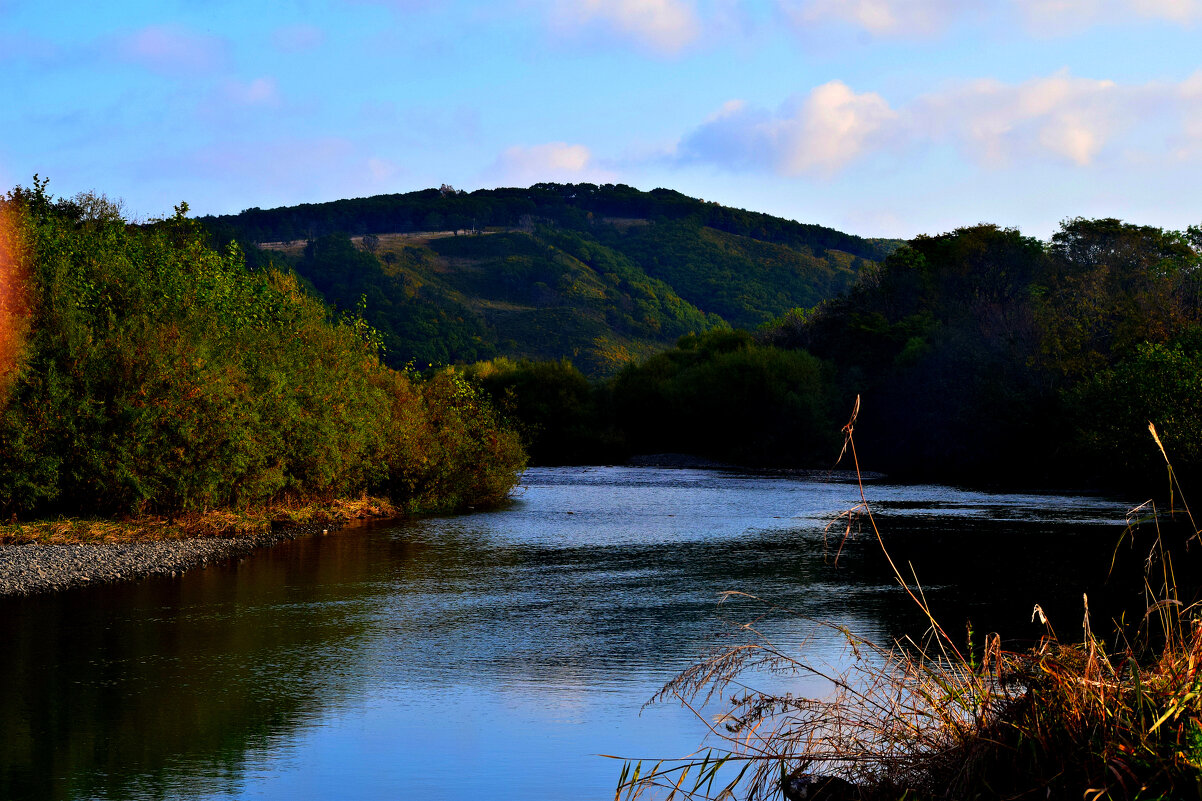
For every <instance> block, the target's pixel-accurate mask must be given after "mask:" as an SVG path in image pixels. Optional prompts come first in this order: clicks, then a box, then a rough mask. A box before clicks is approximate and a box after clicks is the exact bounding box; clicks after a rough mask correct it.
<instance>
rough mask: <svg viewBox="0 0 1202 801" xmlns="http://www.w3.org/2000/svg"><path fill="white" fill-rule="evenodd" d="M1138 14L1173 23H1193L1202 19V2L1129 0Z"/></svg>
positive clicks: (1185, 0)
mask: <svg viewBox="0 0 1202 801" xmlns="http://www.w3.org/2000/svg"><path fill="white" fill-rule="evenodd" d="M1129 2H1130V5H1131V7H1132V8H1133V9H1135V11H1136V13H1139V14H1142V15H1143V16H1145V17H1159V18H1160V19H1166V20H1170V21H1172V22H1193V21H1194V20H1196V19H1198V18H1200V17H1202V0H1129Z"/></svg>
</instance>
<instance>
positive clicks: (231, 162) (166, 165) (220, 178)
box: [140, 137, 403, 208]
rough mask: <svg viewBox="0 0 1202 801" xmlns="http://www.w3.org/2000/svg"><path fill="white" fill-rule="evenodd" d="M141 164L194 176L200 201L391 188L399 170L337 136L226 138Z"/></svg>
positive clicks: (270, 199)
mask: <svg viewBox="0 0 1202 801" xmlns="http://www.w3.org/2000/svg"><path fill="white" fill-rule="evenodd" d="M140 166H141V171H142V173H143V174H145V175H146V176H147V177H158V176H161V175H164V174H167V175H172V174H174V175H177V176H178V175H179V174H180V173H181V172H182V173H185V174H188V175H191V176H193V177H194V178H195V179H197V180H196V182H195V183H194V184H193V185H194V186H195V191H196V194H197V195H199V196H200V198H201V199H202V200H203V198H204V197H205V196H210V197H225V198H239V199H240V202H244V203H249V202H253V203H254V204H255V205H263V204H268V203H277V204H282V203H290V204H295V203H300V202H311V201H318V200H328V199H329V198H331V197H358V196H363V195H371V194H377V193H379V192H383V191H390V190H392V191H395V187H396V184H395V180H396V178H397V177H398V176H400V175H401V174H402V173H403V170H401V168H399V167H398V166H397V165H396V164H394V163H393V162H391V161H389V160H388V159H387V158H385V157H383V156H381V155H379V154H378V153H375V152H372V151H371V150H368V149H366V148H364V147H362V146H360V145H357V144H356V143H354V142H352V141H350V140H349V139H345V138H342V137H311V138H305V137H282V138H278V139H231V140H226V141H223V142H218V143H215V144H213V145H209V146H206V147H203V148H200V149H197V150H193V151H191V152H186V153H182V154H179V155H176V156H152V157H149V158H147V159H146V160H145V161H144V162H143V163H142V164H141V165H140ZM198 208H199V207H198Z"/></svg>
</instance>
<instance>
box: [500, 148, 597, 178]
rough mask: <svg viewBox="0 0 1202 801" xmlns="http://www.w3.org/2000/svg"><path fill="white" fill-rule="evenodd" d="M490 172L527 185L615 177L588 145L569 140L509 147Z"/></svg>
mask: <svg viewBox="0 0 1202 801" xmlns="http://www.w3.org/2000/svg"><path fill="white" fill-rule="evenodd" d="M489 172H490V173H491V174H492V176H493V177H494V178H496V179H498V180H501V181H504V182H512V183H514V184H517V185H523V186H524V185H526V184H532V183H539V182H542V181H559V182H565V183H571V182H579V181H590V180H591V181H600V182H604V181H607V180H610V179H611V178H612V177H613V176H612V175H611V174H610V173H609V172H608V171H606V170H603V169H601V168H599V167H598V166H597V165H596V163H595V162H594V160H593V154H592V153H591V152H590V151H589V149H588V148H587V147H585V146H584V145H569V144H567V143H566V142H548V143H546V144H541V145H532V146H530V147H520V146H515V147H511V148H508V149H507V150H505V152H503V153H502V154H501V155H500V157H499V158H498V159H497V161H496V163H495V164H494V165H493V167H492V169H491V170H490V171H489Z"/></svg>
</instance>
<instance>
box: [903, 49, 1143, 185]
mask: <svg viewBox="0 0 1202 801" xmlns="http://www.w3.org/2000/svg"><path fill="white" fill-rule="evenodd" d="M1154 94H1155V92H1154V91H1149V88H1144V89H1143V90H1140V89H1133V88H1131V87H1120V86H1119V85H1117V84H1116V83H1114V82H1113V81H1099V80H1092V79H1087V78H1074V77H1072V76H1071V75H1069V74H1068V72H1066V71H1061V72H1059V73H1056V74H1055V75H1052V76H1049V77H1045V78H1035V79H1032V80H1029V81H1026V82H1024V83H1021V84H1015V85H1008V84H1004V83H1001V82H999V81H993V80H979V81H973V82H970V83H967V84H964V85H962V86H959V87H954V88H952V89H950V90H946V91H943V92H940V93H936V94H931V95H928V96H926V97H925V98H923V99H922V100H920V101H919V102H918V103H917V104H916V108H915V110H914V117H915V119H916V121H917V124H918V125H919V126H920V127H922V128H924V129H925V130H926V132H928V133H930V134H931V135H932V138H933V139H936V140H938V139H951V140H952V141H954V142H956V143H957V144H958V145H959V146H960V147H962V148H963V149H965V150H966V151H967V152H969V153H970V155H971V156H972V157H973V158H975V159H976V160H977V161H979V162H981V163H983V164H985V165H990V166H1002V165H1005V164H1007V163H1009V162H1011V161H1014V160H1017V159H1028V158H1041V157H1045V158H1046V157H1051V158H1052V159H1054V160H1060V161H1068V162H1071V163H1073V164H1076V165H1078V166H1081V167H1084V166H1088V165H1090V164H1092V163H1094V162H1095V161H1096V160H1097V158H1098V156H1099V154H1100V153H1101V151H1102V149H1103V148H1104V147H1105V146H1106V145H1107V144H1108V143H1109V142H1110V141H1112V140H1113V139H1114V138H1115V137H1117V136H1118V135H1119V134H1121V133H1122V132H1123V131H1124V130H1125V129H1126V128H1127V127H1128V124H1129V122H1130V121H1131V120H1132V119H1135V118H1136V117H1135V116H1134V115H1136V114H1138V113H1139V112H1140V110H1141V109H1140V108H1139V106H1141V105H1143V104H1145V103H1149V102H1152V101H1154V100H1155V98H1154V96H1153V95H1154Z"/></svg>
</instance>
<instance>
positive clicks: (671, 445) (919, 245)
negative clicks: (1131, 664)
mask: <svg viewBox="0 0 1202 801" xmlns="http://www.w3.org/2000/svg"><path fill="white" fill-rule="evenodd" d="M1200 254H1202V230H1200V229H1198V228H1191V229H1189V230H1188V231H1185V232H1174V231H1165V230H1161V229H1158V228H1154V227H1149V226H1138V225H1131V224H1127V223H1123V222H1121V221H1118V220H1114V219H1099V220H1086V219H1075V220H1070V221H1066V222H1065V223H1064V224H1063V225H1062V226H1061V228H1060V230H1059V231H1058V232H1057V233H1056V234H1055V235H1054V236H1053V237H1052V238H1051V239H1050V240H1049V241H1047V242H1041V241H1039V240H1037V239H1034V238H1031V237H1027V236H1024V235H1023V234H1022V233H1021V232H1019V231H1017V230H1014V229H1007V228H1000V227H997V226H993V225H979V226H973V227H968V228H961V229H958V230H956V231H953V232H950V233H947V234H942V235H938V236H920V237H918V238H916V239H914V240H912V241H910V242H909V243H908V244H906V245H905V246H904V247H902V248H900V249H898V250H896V251H895V252H894V253H892V254H890V255H889V256H888V257H887V258H885V259H884V260H883V261H882V262H881V263H880V264H879V265H874V266H873V267H872V268H871V269H866V270H864V271H862V272H861V273H860V275H859V278H858V280H857V282H856V283H855V285H854V286H853V287H852V288H851V289H850V290H849V291H848V292H846V293H844V294H842V295H840V296H838V297H836V298H832V299H830V300H827V301H824V302H822V303H818V304H816V305H815V306H812V307H809V308H804V309H803V308H799V309H795V310H792V311H790V312H788V313H786V314H785V315H783V316H781V317H780V318H778V319H777V320H775V321H773V322H771V323H769V324H767V325H764V326H761V327H759V328H757V329H756V330H754V331H740V330H730V329H721V328H719V329H715V330H712V331H709V332H704V333H700V334H696V335H689V336H685V337H682V338H681V339H680V341H679V342H678V344H677V346H676V347H675V348H673V349H671V350H669V351H667V352H665V353H662V354H659V355H656V356H653V357H651V358H649V359H645V360H643V361H640V362H638V363H634V364H631V365H628V366H627V367H625V368H624V369H623V370H622V371H621V372H619V373H618V374H617V375H616V376H615V377H614V378H613V379H611V380H608V381H605V382H595V383H592V384H589V382H587V381H585V380H583V376H577V375H575V374H574V373H573V370H572V368H571V366H570V365H568V364H566V363H564V364H559V365H557V366H555V367H553V368H549V367H547V366H540V365H535V364H529V363H527V364H521V363H509V364H501V365H499V366H498V365H496V364H493V365H491V366H487V367H484V368H480V370H479V372H480V373H481V375H482V376H483V379H482V380H483V381H484V385H485V386H486V387H488V388H489V390H490V392H492V393H493V395H494V397H496V398H497V400H498V402H499V403H501V404H508V408H511V409H513V410H514V414H515V416H516V417H517V418H518V419H520V420H522V421H524V423H523V424H524V425H525V430H526V431H527V435H528V436H529V437H531V439H532V445H531V447H532V453H534V454H535V456H536V458H539V459H552V460H560V461H571V460H577V459H584V460H588V459H594V458H598V457H603V458H608V459H611V460H612V459H618V458H622V457H623V456H625V455H628V454H630V453H639V452H644V453H647V452H658V451H683V452H688V453H695V454H698V455H703V456H707V457H711V458H717V459H721V460H725V461H731V462H737V463H741V464H753V465H792V466H800V467H829V466H830V464H831V461H832V460H833V456H834V455H835V454H837V453H838V446H839V442H840V438H839V433H838V432H839V428H840V425H841V423H842V422H843V421H844V420H845V417H846V415H847V413H848V412H849V411H850V409H851V406H852V403H853V400H854V398H855V397H856V396H857V395H859V396H861V397H862V399H863V404H864V413H863V415H862V416H861V418H860V427H859V429H858V431H857V442H859V443H860V451H861V457H862V460H863V461H864V462H865V463H866V464H867V465H869V466H870V467H871V468H873V469H878V470H884V471H887V472H890V473H892V474H894V475H898V476H907V477H912V478H926V479H941V480H956V481H977V482H1005V483H1010V484H1026V485H1032V486H1035V485H1040V486H1046V485H1053V484H1059V485H1068V484H1098V483H1113V482H1129V481H1131V480H1133V479H1138V478H1139V477H1142V476H1156V475H1160V473H1159V470H1158V466H1159V465H1161V464H1162V459H1161V457H1160V455H1159V453H1158V451H1157V450H1156V448H1155V445H1154V443H1153V442H1152V440H1151V438H1150V436H1149V435H1148V432H1147V424H1148V423H1149V422H1152V423H1154V424H1155V425H1156V426H1157V429H1158V430H1159V432H1160V434H1161V437H1162V439H1163V440H1164V444H1165V446H1166V448H1168V450H1169V452H1170V453H1171V454H1173V455H1174V458H1175V460H1176V463H1177V466H1178V468H1179V469H1180V471H1181V472H1197V471H1198V470H1199V468H1202V274H1200V271H1199V267H1200V266H1202V255H1200ZM535 376H541V378H539V379H536V378H535ZM555 398H562V399H564V400H561V401H555V400H554V399H555ZM547 408H554V409H555V413H554V414H550V413H549V412H547V411H545V410H546V409H547ZM581 432H583V434H582V433H581ZM598 432H600V435H598ZM547 443H555V444H554V445H550V444H547ZM568 443H574V444H568Z"/></svg>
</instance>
